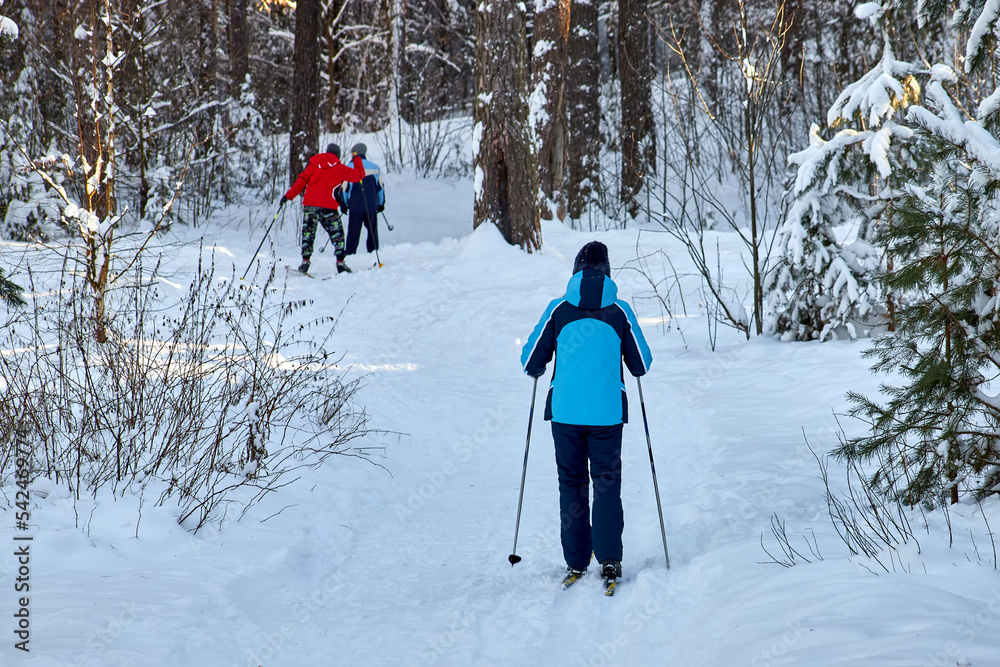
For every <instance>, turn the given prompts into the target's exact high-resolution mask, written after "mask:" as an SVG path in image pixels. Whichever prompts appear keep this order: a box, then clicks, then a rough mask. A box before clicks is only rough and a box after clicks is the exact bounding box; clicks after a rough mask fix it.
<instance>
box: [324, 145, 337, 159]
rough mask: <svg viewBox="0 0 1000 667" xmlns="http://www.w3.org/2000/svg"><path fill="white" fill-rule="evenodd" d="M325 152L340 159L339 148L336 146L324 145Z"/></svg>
mask: <svg viewBox="0 0 1000 667" xmlns="http://www.w3.org/2000/svg"><path fill="white" fill-rule="evenodd" d="M326 152H327V153H333V154H334V155H336V156H337V157H338V158H339V157H340V146H338V145H337V144H327V145H326Z"/></svg>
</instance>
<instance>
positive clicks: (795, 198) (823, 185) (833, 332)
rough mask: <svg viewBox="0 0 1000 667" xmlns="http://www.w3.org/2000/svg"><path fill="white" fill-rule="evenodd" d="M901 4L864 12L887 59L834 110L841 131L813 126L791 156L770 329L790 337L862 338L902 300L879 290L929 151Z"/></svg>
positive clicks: (833, 123)
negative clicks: (916, 126)
mask: <svg viewBox="0 0 1000 667" xmlns="http://www.w3.org/2000/svg"><path fill="white" fill-rule="evenodd" d="M870 4H872V3H870ZM895 4H896V3H895V0H887V1H886V3H885V5H886V7H885V8H882V9H880V11H875V8H874V7H867V6H863V7H859V12H861V13H863V14H865V15H868V16H870V17H871V18H872V20H873V23H874V24H875V25H876V28H877V33H878V39H879V40H880V42H881V49H880V51H881V56H880V58H879V60H878V62H877V63H876V64H875V66H874V67H873V68H872V69H870V70H869V71H868V72H867V73H866V74H864V75H863V76H862V77H861V78H860V79H859V80H858V81H855V82H854V83H852V84H850V85H848V86H847V87H846V88H845V89H844V90H843V91H842V92H841V94H840V95H839V97H838V98H837V100H836V101H835V102H834V104H833V106H832V107H831V108H830V111H829V113H828V114H827V125H828V127H830V128H832V129H833V130H836V134H834V135H833V136H832V137H831V138H830V139H829V140H824V139H823V138H822V137H821V136H820V132H819V131H818V128H816V127H815V126H814V127H813V130H812V131H811V133H810V135H811V136H810V145H809V147H808V148H806V149H804V150H802V151H800V152H798V153H795V154H793V155H791V156H789V162H790V163H791V164H793V165H795V166H796V167H797V174H796V178H795V182H794V185H793V187H792V189H791V191H790V196H791V198H792V204H791V207H790V208H789V212H788V214H787V216H786V217H785V220H784V223H783V224H782V227H781V231H780V234H779V240H778V244H777V245H778V248H777V251H778V254H779V260H778V266H777V270H776V271H775V272H774V273H773V274H772V275H771V276H770V281H769V284H768V286H767V291H768V299H767V316H766V319H767V330H768V331H769V332H771V333H774V334H777V335H779V336H781V338H782V340H812V339H819V340H826V339H829V338H841V337H850V338H856V337H858V336H859V335H866V334H867V333H869V331H870V330H871V329H872V328H874V327H876V326H878V325H880V324H889V326H891V321H887V317H886V316H888V318H890V319H891V316H892V310H893V308H894V302H893V299H894V296H893V295H891V294H886V293H885V292H884V291H883V289H882V288H881V285H880V284H879V278H880V274H881V272H882V270H883V268H885V267H887V266H888V267H891V264H892V257H891V255H892V253H893V250H892V249H891V247H890V246H891V243H890V242H889V241H888V240H887V236H888V235H890V234H891V225H889V224H888V220H889V218H890V216H891V215H892V210H893V206H894V202H895V200H896V198H897V197H898V196H899V194H900V187H901V185H900V184H902V183H911V182H917V181H919V180H920V179H921V178H923V176H922V168H923V160H922V158H921V156H920V153H921V150H922V147H921V146H920V144H919V142H915V141H913V140H912V137H913V131H912V129H911V128H910V127H909V126H908V125H907V124H906V123H905V120H904V116H905V114H906V110H907V109H908V108H909V106H910V105H911V104H913V103H915V102H916V101H917V100H918V98H919V95H920V92H921V91H920V85H919V83H918V81H917V76H918V75H919V74H921V73H922V71H923V70H922V69H921V68H919V67H917V66H915V65H913V64H911V63H908V62H905V61H901V60H898V59H897V58H896V53H895V48H894V45H893V41H892V38H891V35H892V34H894V31H893V30H892V29H891V27H892V24H891V16H892V13H891V11H890V9H892V7H891V6H892V5H895ZM838 128H839V129H838ZM848 226H849V227H850V228H851V230H850V233H851V234H852V236H853V239H852V241H851V243H850V244H849V245H845V244H844V243H843V242H842V240H840V239H838V237H837V230H838V228H846V227H848Z"/></svg>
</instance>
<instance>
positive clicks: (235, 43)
mask: <svg viewBox="0 0 1000 667" xmlns="http://www.w3.org/2000/svg"><path fill="white" fill-rule="evenodd" d="M228 1H229V77H230V80H231V82H230V92H229V94H230V95H231V96H232V97H233V99H239V98H240V86H242V85H243V83H244V81H246V78H247V74H249V73H250V29H249V26H248V25H247V0H228Z"/></svg>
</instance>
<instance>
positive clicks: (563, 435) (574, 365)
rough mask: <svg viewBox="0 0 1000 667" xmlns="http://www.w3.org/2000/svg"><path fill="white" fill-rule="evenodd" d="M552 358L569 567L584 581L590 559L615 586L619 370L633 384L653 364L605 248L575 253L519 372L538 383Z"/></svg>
mask: <svg viewBox="0 0 1000 667" xmlns="http://www.w3.org/2000/svg"><path fill="white" fill-rule="evenodd" d="M553 354H555V357H556V361H555V366H554V369H553V372H552V381H551V383H550V385H549V392H548V396H547V398H546V401H545V419H548V420H551V421H552V438H553V440H554V441H555V453H556V464H557V468H558V472H559V515H560V519H561V525H562V532H561V537H562V547H563V555H564V556H565V558H566V565H567V567H568V569H569V570H571V571H576V572H583V571H585V570H586V569H587V566H588V565H589V564H590V559H591V554H593V555H594V556H595V557H596V559H597V561H598V562H599V563H601V574H602V575H603V576H605V577H609V576H614V577H620V576H621V559H622V530H623V529H624V525H625V523H624V514H623V511H622V501H621V448H622V425H623V424H624V422H626V421H628V404H627V401H626V396H625V383H624V372H623V370H622V361H623V360H624V362H625V366H627V367H628V370H629V372H630V373H631V374H632V375H635V376H640V375H644V374H645V373H646V371H648V370H649V367H650V364H651V363H652V355H651V354H650V351H649V346H648V345H646V339H645V338H644V337H643V335H642V331H641V330H640V329H639V323H638V321H637V320H636V317H635V313H634V312H632V309H631V308H630V307H629V305H628V304H627V303H625V302H624V301H619V300H618V287H617V285H615V283H614V281H613V280H611V264H610V261H609V259H608V249H607V247H606V246H605V245H604V244H603V243H600V242H598V241H593V242H591V243H588V244H587V245H585V246H583V248H581V250H580V252H579V254H577V256H576V261H575V262H574V265H573V277H572V278H570V280H569V285H568V286H567V288H566V295H565V296H563V297H562V298H559V299H556V300H554V301H552V302H551V303H550V304H549V306H548V308H546V309H545V312H544V313H543V314H542V318H541V320H539V322H538V325H537V326H536V327H535V330H534V331H533V332H532V333H531V337H530V338H529V339H528V342H527V343H525V345H524V349H523V350H522V352H521V364H522V365H523V366H524V372H525V373H527V374H528V375H531V376H533V377H539V376H541V375H542V374H543V373H545V367H546V366H547V365H548V363H549V361H550V360H551V359H552V355H553ZM588 460H589V463H590V466H589V467H590V470H589V477H590V478H593V480H594V507H593V514H591V511H590V503H589V500H590V489H589V479H588ZM591 522H593V525H591Z"/></svg>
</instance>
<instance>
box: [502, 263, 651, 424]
mask: <svg viewBox="0 0 1000 667" xmlns="http://www.w3.org/2000/svg"><path fill="white" fill-rule="evenodd" d="M553 353H554V354H555V355H556V362H555V368H554V370H553V372H552V382H551V383H550V384H549V393H548V397H547V398H546V401H545V418H546V419H550V420H553V421H556V422H560V423H563V424H578V425H585V426H611V425H613V424H621V423H623V422H627V421H628V403H627V399H626V396H625V381H624V379H625V376H624V371H623V369H622V360H624V361H625V365H626V366H627V367H628V370H629V372H630V373H631V374H632V375H635V376H640V375H645V373H646V371H648V370H649V367H650V364H652V361H653V357H652V354H651V353H650V351H649V346H648V345H647V344H646V339H645V338H644V337H643V335H642V331H641V330H640V329H639V322H638V320H636V317H635V313H634V312H632V309H631V308H630V307H629V305H628V304H627V303H625V302H624V301H619V300H618V286H617V285H615V283H614V281H613V280H611V278H609V277H607V276H606V275H604V274H603V273H602V272H600V271H595V270H593V269H584V270H582V271H580V272H578V273H575V274H573V277H572V278H570V280H569V285H568V286H567V287H566V295H565V296H564V297H562V298H560V299H556V300H554V301H552V303H550V304H549V306H548V308H546V309H545V312H544V313H543V314H542V318H541V320H539V322H538V325H537V326H536V327H535V330H534V331H532V333H531V337H530V338H528V342H527V343H525V345H524V348H523V349H522V350H521V365H522V366H524V372H525V373H527V374H528V375H531V376H533V377H538V376H540V375H542V374H543V373H544V372H545V367H546V365H548V363H549V360H551V359H552V355H553Z"/></svg>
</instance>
